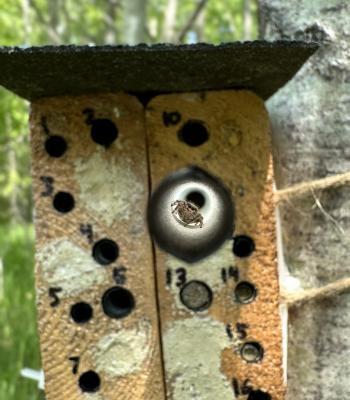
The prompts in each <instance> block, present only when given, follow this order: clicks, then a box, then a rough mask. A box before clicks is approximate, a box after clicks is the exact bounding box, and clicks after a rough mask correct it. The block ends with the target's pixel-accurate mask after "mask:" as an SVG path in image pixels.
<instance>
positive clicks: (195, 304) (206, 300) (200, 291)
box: [180, 280, 213, 311]
mask: <svg viewBox="0 0 350 400" xmlns="http://www.w3.org/2000/svg"><path fill="white" fill-rule="evenodd" d="M180 300H181V302H182V304H183V305H184V306H186V307H187V308H189V309H190V310H192V311H204V310H206V309H208V308H209V307H210V305H211V303H212V301H213V292H212V290H211V289H210V287H209V286H208V285H207V284H206V283H204V282H201V281H196V280H193V281H189V282H187V283H186V284H185V285H184V286H183V287H182V289H181V291H180Z"/></svg>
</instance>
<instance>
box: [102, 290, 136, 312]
mask: <svg viewBox="0 0 350 400" xmlns="http://www.w3.org/2000/svg"><path fill="white" fill-rule="evenodd" d="M102 307H103V311H104V312H105V314H107V315H108V316H109V317H111V318H117V319H119V318H124V317H126V316H127V315H129V314H130V313H131V311H132V310H133V309H134V307H135V299H134V296H133V294H132V293H131V292H130V291H129V290H127V289H125V288H122V287H119V286H115V287H112V288H110V289H108V290H107V291H106V292H105V294H104V295H103V297H102Z"/></svg>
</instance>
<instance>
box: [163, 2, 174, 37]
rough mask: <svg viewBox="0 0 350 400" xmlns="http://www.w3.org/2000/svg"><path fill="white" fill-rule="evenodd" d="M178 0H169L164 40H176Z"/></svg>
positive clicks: (165, 18) (165, 17)
mask: <svg viewBox="0 0 350 400" xmlns="http://www.w3.org/2000/svg"><path fill="white" fill-rule="evenodd" d="M176 11H177V0H168V4H167V7H166V10H165V16H164V26H163V41H164V42H168V43H172V42H174V41H175V27H176Z"/></svg>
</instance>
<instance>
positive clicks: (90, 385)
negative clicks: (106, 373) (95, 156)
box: [79, 371, 101, 393]
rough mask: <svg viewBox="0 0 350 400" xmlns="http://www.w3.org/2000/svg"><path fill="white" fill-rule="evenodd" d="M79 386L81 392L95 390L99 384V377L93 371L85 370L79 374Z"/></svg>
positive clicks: (98, 387)
mask: <svg viewBox="0 0 350 400" xmlns="http://www.w3.org/2000/svg"><path fill="white" fill-rule="evenodd" d="M79 386H80V389H81V390H82V391H83V392H90V393H93V392H97V391H98V390H99V389H100V386H101V379H100V377H99V375H98V374H97V373H96V372H95V371H87V372H84V373H83V374H81V375H80V378H79Z"/></svg>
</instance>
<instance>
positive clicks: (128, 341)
mask: <svg viewBox="0 0 350 400" xmlns="http://www.w3.org/2000/svg"><path fill="white" fill-rule="evenodd" d="M150 336H151V324H150V322H147V321H140V322H139V324H138V325H137V326H136V327H134V328H129V329H121V330H119V331H117V332H113V333H109V334H108V335H105V336H103V337H102V338H101V339H100V340H99V342H98V343H97V344H96V348H95V349H94V353H93V359H94V362H95V365H96V370H97V371H98V372H100V373H105V374H106V375H108V376H110V377H117V376H125V375H128V374H132V373H135V372H139V371H140V370H141V369H142V366H143V363H144V361H145V360H146V358H147V355H148V354H149V352H150V350H151V348H150V343H151V339H150Z"/></svg>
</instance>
